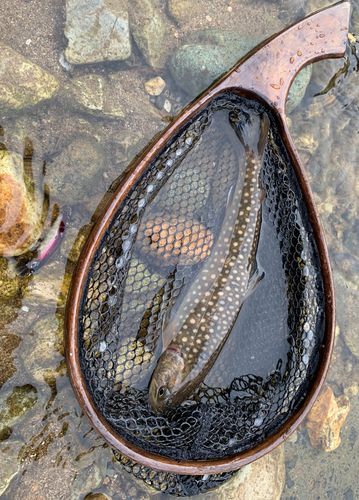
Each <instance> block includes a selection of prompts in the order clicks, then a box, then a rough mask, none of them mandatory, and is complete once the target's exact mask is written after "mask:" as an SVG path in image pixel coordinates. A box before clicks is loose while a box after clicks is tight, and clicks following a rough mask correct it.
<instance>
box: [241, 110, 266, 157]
mask: <svg viewBox="0 0 359 500" xmlns="http://www.w3.org/2000/svg"><path fill="white" fill-rule="evenodd" d="M233 126H234V127H235V130H236V133H237V136H238V138H239V140H240V141H241V143H242V144H243V146H244V148H245V150H246V151H254V152H255V153H258V156H262V155H263V152H264V149H265V146H266V144H267V136H268V130H269V119H268V115H267V113H264V114H263V115H255V114H253V115H249V116H248V119H247V120H246V121H245V122H244V123H243V121H238V122H237V123H235V124H233Z"/></svg>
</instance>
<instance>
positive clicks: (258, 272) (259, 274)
mask: <svg viewBox="0 0 359 500" xmlns="http://www.w3.org/2000/svg"><path fill="white" fill-rule="evenodd" d="M264 276H265V272H264V271H263V269H261V268H260V267H259V266H258V263H257V260H256V259H254V260H253V262H252V264H251V267H250V270H249V280H248V287H247V290H246V293H245V298H246V299H247V298H248V297H249V296H250V295H251V293H252V292H254V290H255V288H256V286H257V285H258V283H259V282H260V281H261V280H262V279H263V278H264Z"/></svg>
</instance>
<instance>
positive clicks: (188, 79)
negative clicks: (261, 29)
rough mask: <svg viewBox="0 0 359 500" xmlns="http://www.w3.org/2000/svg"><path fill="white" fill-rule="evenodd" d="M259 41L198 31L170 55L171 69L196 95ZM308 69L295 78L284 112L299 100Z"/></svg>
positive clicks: (305, 82) (183, 87) (227, 33)
mask: <svg viewBox="0 0 359 500" xmlns="http://www.w3.org/2000/svg"><path fill="white" fill-rule="evenodd" d="M262 41H263V36H260V35H254V36H244V35H240V34H238V33H236V32H233V31H226V30H203V31H198V32H195V33H193V34H192V35H191V36H189V37H188V38H187V40H186V44H185V45H182V47H180V48H179V49H178V50H177V51H176V53H175V54H174V55H173V57H172V58H171V60H170V71H171V73H172V76H173V78H174V79H175V80H176V82H177V83H178V85H179V86H180V87H181V88H182V89H183V90H184V91H185V92H187V93H188V94H189V95H191V96H197V95H198V94H200V93H201V92H203V91H204V90H205V89H206V88H207V87H209V86H210V85H211V84H212V83H213V82H214V81H215V80H216V79H218V78H219V77H220V76H222V75H224V74H225V73H227V72H228V71H229V70H230V69H231V68H232V67H233V66H234V65H235V64H236V63H237V62H238V61H239V60H240V59H242V58H243V57H244V56H245V55H246V54H247V53H248V52H249V51H250V50H252V49H253V48H254V47H255V46H256V45H258V44H259V43H261V42H262ZM311 72H312V69H311V66H307V67H306V68H304V69H303V70H302V71H301V72H300V73H299V75H298V76H297V78H296V79H295V80H294V82H293V84H292V86H291V88H290V92H289V96H288V100H287V113H290V112H291V111H293V109H294V108H295V107H296V106H297V105H298V104H299V102H300V101H301V100H302V98H303V96H304V94H305V90H306V88H307V85H308V83H309V80H310V77H311Z"/></svg>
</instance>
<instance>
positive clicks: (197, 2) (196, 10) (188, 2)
mask: <svg viewBox="0 0 359 500" xmlns="http://www.w3.org/2000/svg"><path fill="white" fill-rule="evenodd" d="M207 9H208V4H206V3H205V2H204V1H203V0H168V11H169V13H170V15H171V16H172V17H173V18H174V19H175V20H176V21H177V22H178V23H183V22H185V21H189V20H190V19H192V18H193V17H194V16H198V15H201V14H204V13H205V12H206V10H207Z"/></svg>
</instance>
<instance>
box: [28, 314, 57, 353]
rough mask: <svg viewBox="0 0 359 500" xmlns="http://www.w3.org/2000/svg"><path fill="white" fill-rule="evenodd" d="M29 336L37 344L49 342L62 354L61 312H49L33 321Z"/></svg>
mask: <svg viewBox="0 0 359 500" xmlns="http://www.w3.org/2000/svg"><path fill="white" fill-rule="evenodd" d="M29 337H32V338H33V340H34V342H35V343H36V344H37V345H39V344H42V343H44V342H45V343H46V342H49V343H51V344H52V345H53V346H54V347H55V349H56V350H57V351H58V352H59V353H60V354H61V355H62V356H64V318H63V316H62V315H61V314H57V315H56V316H54V315H53V314H49V315H47V316H45V317H44V318H41V319H40V320H39V321H37V322H36V323H35V325H34V326H33V327H32V329H31V333H30V335H29Z"/></svg>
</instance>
